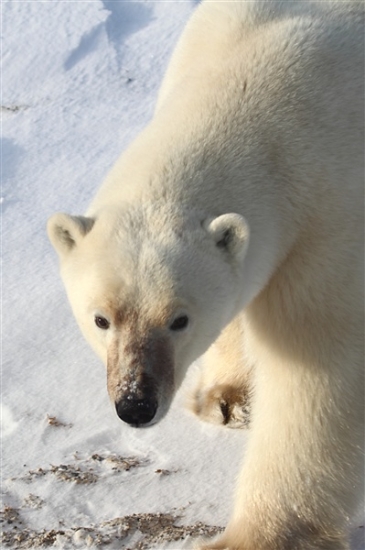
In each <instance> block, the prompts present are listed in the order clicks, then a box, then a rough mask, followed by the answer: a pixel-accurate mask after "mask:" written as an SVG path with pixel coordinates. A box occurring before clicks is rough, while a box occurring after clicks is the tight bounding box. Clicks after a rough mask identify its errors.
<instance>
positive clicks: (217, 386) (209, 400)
mask: <svg viewBox="0 0 365 550" xmlns="http://www.w3.org/2000/svg"><path fill="white" fill-rule="evenodd" d="M242 324H243V323H242V319H241V318H240V317H237V318H236V319H234V320H233V321H232V322H231V323H230V324H229V325H228V326H227V327H226V328H225V329H224V331H223V332H222V333H221V335H220V336H219V338H218V339H217V340H216V342H215V343H214V344H213V345H212V346H211V347H210V348H209V350H208V351H207V352H206V354H205V355H204V357H203V360H202V362H203V364H202V367H201V369H200V370H199V372H198V373H197V380H196V382H195V384H194V386H193V390H192V391H191V392H190V394H189V396H188V403H187V406H188V408H189V409H191V410H192V411H193V412H194V413H195V414H196V415H197V416H199V418H200V419H201V420H203V421H205V422H211V423H213V424H221V425H225V426H227V427H229V428H245V427H247V426H248V423H249V413H250V393H251V384H250V378H251V369H250V368H249V367H248V366H247V365H246V364H245V360H244V349H243V346H244V338H243V329H242Z"/></svg>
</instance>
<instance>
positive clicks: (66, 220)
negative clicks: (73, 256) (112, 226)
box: [47, 213, 94, 256]
mask: <svg viewBox="0 0 365 550" xmlns="http://www.w3.org/2000/svg"><path fill="white" fill-rule="evenodd" d="M93 225H94V220H93V219H92V218H86V217H84V216H70V215H69V214H60V213H59V214H54V215H53V216H51V217H50V218H49V220H48V223H47V233H48V237H49V240H50V241H51V243H52V244H53V246H54V248H55V250H56V252H57V253H58V255H59V256H64V255H65V254H66V253H68V252H70V251H71V250H72V249H74V248H75V247H76V246H77V243H78V241H80V239H82V238H83V237H84V236H85V235H86V234H87V233H88V232H89V231H90V230H91V228H92V226H93Z"/></svg>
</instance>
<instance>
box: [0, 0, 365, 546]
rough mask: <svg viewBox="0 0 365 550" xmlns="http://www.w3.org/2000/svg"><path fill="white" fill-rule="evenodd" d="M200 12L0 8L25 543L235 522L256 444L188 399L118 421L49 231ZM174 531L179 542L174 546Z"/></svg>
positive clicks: (82, 192)
mask: <svg viewBox="0 0 365 550" xmlns="http://www.w3.org/2000/svg"><path fill="white" fill-rule="evenodd" d="M195 4H196V3H195V2H193V1H192V0H186V1H166V2H164V1H163V2H154V1H150V0H141V1H136V2H129V1H113V0H94V1H83V0H75V1H68V0H63V1H62V0H44V1H42V0H28V1H18V0H3V1H2V2H1V21H2V29H1V35H2V39H3V42H2V52H1V53H2V62H3V67H2V93H1V106H2V107H1V111H2V138H1V180H2V189H1V207H2V214H3V216H2V257H3V272H2V336H3V338H2V376H1V382H2V401H3V408H2V475H3V482H2V501H3V507H4V508H3V519H4V525H5V531H6V532H7V533H8V534H9V533H10V535H11V537H13V540H14V533H19V536H18V541H17V542H13V547H14V548H33V547H37V545H39V544H41V543H42V544H44V545H47V544H48V545H53V546H54V547H55V548H65V549H67V548H84V547H90V546H91V547H92V546H93V544H94V545H96V543H97V542H98V540H99V541H101V542H100V545H99V546H101V547H104V546H105V547H107V548H111V549H112V548H119V549H123V548H125V549H126V548H129V549H135V550H137V549H138V548H141V549H143V548H152V547H153V548H161V549H162V548H169V549H177V548H190V547H191V537H190V536H189V533H190V534H192V535H194V534H196V532H198V531H199V528H200V527H199V525H198V526H197V523H198V522H201V523H202V524H206V525H212V526H224V524H225V523H226V521H227V519H228V517H229V514H230V510H231V500H232V492H233V486H234V479H235V477H236V475H237V472H238V468H239V463H240V460H241V456H242V454H243V452H244V446H245V440H246V433H245V432H244V431H240V430H226V429H223V428H222V429H221V428H218V427H214V426H210V425H204V424H202V423H200V422H198V421H197V420H196V419H195V418H194V417H192V416H191V415H190V414H189V413H188V412H186V411H185V409H184V408H183V406H182V401H183V392H181V393H180V394H179V395H178V396H177V399H176V401H175V403H174V404H173V407H172V409H171V411H170V412H169V414H168V415H167V417H166V418H164V419H163V420H162V421H161V422H160V423H159V424H157V425H155V426H153V427H150V428H148V429H133V428H130V427H128V426H126V425H124V424H123V423H122V422H120V420H119V419H118V418H117V416H116V414H115V412H114V410H113V407H112V406H111V404H110V402H109V400H108V397H107V391H106V374H105V370H104V368H103V367H102V366H101V365H100V363H99V361H98V359H97V358H96V357H95V356H94V354H93V352H92V351H91V350H90V349H89V348H88V346H87V344H86V343H85V342H84V340H83V338H82V337H81V334H80V332H79V329H78V327H77V325H76V322H75V321H74V319H73V317H72V315H71V311H70V307H69V305H68V303H67V300H66V297H65V294H64V290H63V287H62V284H61V281H60V278H59V275H58V266H57V259H56V256H55V253H54V252H53V250H52V249H51V245H50V244H49V242H48V239H47V237H46V233H45V222H46V219H47V218H48V217H49V216H50V215H51V214H52V213H54V212H55V211H66V212H71V213H82V212H84V211H85V209H86V207H87V205H88V203H89V202H90V200H91V198H92V196H93V195H94V192H95V190H96V189H97V187H98V186H99V185H100V183H101V181H102V179H103V177H104V176H105V174H106V172H107V171H108V169H109V168H110V167H111V166H112V164H113V163H114V161H115V160H116V158H117V157H118V156H119V154H120V152H121V151H122V150H123V149H125V148H126V146H127V145H128V143H129V142H130V141H131V139H132V138H133V137H134V136H135V135H136V134H137V133H138V131H139V130H140V129H141V128H142V127H143V126H144V125H145V124H146V122H147V121H148V120H149V118H150V116H151V114H152V109H153V105H154V101H155V98H156V93H157V90H158V86H159V83H160V81H161V78H162V75H163V72H164V70H165V68H166V64H167V62H168V59H169V56H170V54H171V51H172V48H173V46H174V44H175V43H176V40H177V38H178V36H179V33H180V32H181V29H182V28H183V26H184V24H185V22H186V20H187V19H188V17H189V15H190V14H191V13H192V12H193V10H194V8H195ZM193 368H194V367H193ZM133 514H135V515H134V516H133ZM175 516H176V517H179V518H180V519H176V520H175V519H174V517H175ZM115 518H121V519H119V520H118V519H115ZM114 519H115V521H114V522H113V521H112V520H114ZM156 526H157V527H156ZM178 526H185V527H186V530H185V531H183V532H182V536H184V540H181V541H179V542H176V541H175V542H171V541H172V539H173V536H174V534H176V533H177V528H178ZM189 528H190V531H189ZM52 530H53V531H52ZM201 530H202V532H208V528H207V527H204V526H203V527H201ZM362 531H363V530H361V529H359V528H358V527H356V528H355V529H354V541H353V547H352V550H364V545H363V543H362V542H361V539H362ZM156 532H161V533H163V534H164V536H165V540H164V541H161V542H156V540H157V539H156V537H154V533H156ZM10 535H9V536H10ZM108 536H109V538H110V544H107V542H108V540H107V537H108ZM176 536H177V535H176ZM22 537H23V538H22ZM37 537H38V538H37ZM98 537H99V538H98ZM118 537H119V538H118Z"/></svg>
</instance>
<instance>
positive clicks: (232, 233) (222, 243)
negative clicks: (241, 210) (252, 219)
mask: <svg viewBox="0 0 365 550" xmlns="http://www.w3.org/2000/svg"><path fill="white" fill-rule="evenodd" d="M204 226H205V228H206V230H207V231H208V233H210V234H211V235H212V237H213V238H214V240H215V244H216V246H217V247H218V248H221V249H222V250H225V251H227V252H229V253H230V254H232V255H233V256H235V257H236V258H237V259H238V260H243V258H244V256H245V254H246V250H247V246H248V241H249V236H250V230H249V227H248V224H247V222H246V220H245V218H244V217H243V216H240V215H239V214H223V215H222V216H218V217H217V218H213V219H208V220H206V222H205V223H204Z"/></svg>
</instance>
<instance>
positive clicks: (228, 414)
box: [188, 384, 250, 428]
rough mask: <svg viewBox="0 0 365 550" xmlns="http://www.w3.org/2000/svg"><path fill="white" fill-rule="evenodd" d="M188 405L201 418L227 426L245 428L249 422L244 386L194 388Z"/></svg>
mask: <svg viewBox="0 0 365 550" xmlns="http://www.w3.org/2000/svg"><path fill="white" fill-rule="evenodd" d="M189 401H190V402H189V403H188V407H189V408H190V410H192V411H193V413H194V414H196V415H197V416H198V417H199V418H200V419H201V420H203V421H205V422H211V423H212V424H219V425H223V426H227V427H228V428H247V427H248V426H249V422H250V396H249V392H248V391H247V389H246V388H235V387H233V386H229V385H226V384H221V385H215V386H212V387H208V388H198V389H196V390H195V391H194V392H193V393H192V395H191V397H190V399H189Z"/></svg>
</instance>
